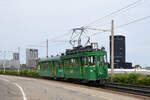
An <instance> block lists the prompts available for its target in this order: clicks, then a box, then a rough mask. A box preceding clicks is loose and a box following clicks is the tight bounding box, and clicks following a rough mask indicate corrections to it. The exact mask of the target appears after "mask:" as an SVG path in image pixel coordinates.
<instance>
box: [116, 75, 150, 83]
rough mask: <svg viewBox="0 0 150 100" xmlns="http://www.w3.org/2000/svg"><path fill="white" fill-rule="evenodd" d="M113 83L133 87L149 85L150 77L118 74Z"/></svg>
mask: <svg viewBox="0 0 150 100" xmlns="http://www.w3.org/2000/svg"><path fill="white" fill-rule="evenodd" d="M113 81H114V82H116V83H123V84H132V85H149V86H150V77H148V76H146V75H141V74H137V73H131V74H116V75H115V76H114V77H113Z"/></svg>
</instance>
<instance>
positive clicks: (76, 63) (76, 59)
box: [75, 58, 79, 67]
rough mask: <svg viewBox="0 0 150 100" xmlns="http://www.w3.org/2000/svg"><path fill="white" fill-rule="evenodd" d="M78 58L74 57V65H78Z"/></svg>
mask: <svg viewBox="0 0 150 100" xmlns="http://www.w3.org/2000/svg"><path fill="white" fill-rule="evenodd" d="M78 60H79V59H78V58H75V67H78V66H79V61H78Z"/></svg>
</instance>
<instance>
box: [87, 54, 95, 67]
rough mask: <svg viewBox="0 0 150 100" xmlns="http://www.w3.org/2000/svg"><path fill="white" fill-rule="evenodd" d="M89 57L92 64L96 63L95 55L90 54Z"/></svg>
mask: <svg viewBox="0 0 150 100" xmlns="http://www.w3.org/2000/svg"><path fill="white" fill-rule="evenodd" d="M88 58H89V64H90V66H93V65H95V56H90V57H88Z"/></svg>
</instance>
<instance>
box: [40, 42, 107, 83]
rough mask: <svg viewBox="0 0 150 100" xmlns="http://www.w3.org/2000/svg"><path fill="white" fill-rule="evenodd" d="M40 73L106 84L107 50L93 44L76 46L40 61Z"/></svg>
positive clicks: (45, 75) (47, 75)
mask: <svg viewBox="0 0 150 100" xmlns="http://www.w3.org/2000/svg"><path fill="white" fill-rule="evenodd" d="M39 67H40V69H39V75H40V76H42V77H51V78H55V79H76V80H78V81H79V80H80V81H84V82H85V81H86V82H97V83H99V84H104V83H105V82H106V81H107V80H108V64H107V52H106V51H105V50H104V48H102V49H95V48H93V46H92V44H91V46H87V47H81V46H80V47H75V48H73V50H66V54H65V55H64V54H62V55H61V56H56V57H51V58H48V59H45V60H40V61H39Z"/></svg>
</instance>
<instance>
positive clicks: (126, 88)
mask: <svg viewBox="0 0 150 100" xmlns="http://www.w3.org/2000/svg"><path fill="white" fill-rule="evenodd" d="M104 88H105V89H111V90H115V91H119V92H126V93H131V94H136V95H142V96H148V97H150V87H148V86H137V85H128V84H118V83H109V84H106V86H105V87H104Z"/></svg>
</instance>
